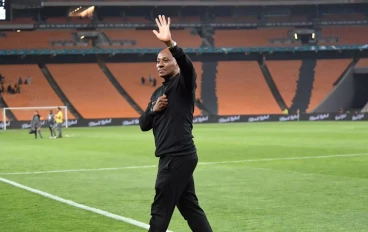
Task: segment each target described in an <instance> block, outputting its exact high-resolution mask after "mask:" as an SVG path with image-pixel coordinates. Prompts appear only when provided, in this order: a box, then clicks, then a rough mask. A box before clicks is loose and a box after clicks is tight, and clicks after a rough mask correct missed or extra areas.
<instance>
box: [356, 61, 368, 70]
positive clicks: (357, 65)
mask: <svg viewBox="0 0 368 232" xmlns="http://www.w3.org/2000/svg"><path fill="white" fill-rule="evenodd" d="M355 67H360V68H362V67H365V68H366V67H368V59H361V60H359V62H358V63H357V64H356V66H355Z"/></svg>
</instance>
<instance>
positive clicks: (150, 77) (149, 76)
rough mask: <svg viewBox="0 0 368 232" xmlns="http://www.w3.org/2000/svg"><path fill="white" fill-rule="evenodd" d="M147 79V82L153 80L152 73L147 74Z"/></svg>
mask: <svg viewBox="0 0 368 232" xmlns="http://www.w3.org/2000/svg"><path fill="white" fill-rule="evenodd" d="M148 81H149V82H152V81H153V80H152V75H151V73H150V74H149V75H148Z"/></svg>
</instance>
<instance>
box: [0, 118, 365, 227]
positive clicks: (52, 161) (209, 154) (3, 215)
mask: <svg viewBox="0 0 368 232" xmlns="http://www.w3.org/2000/svg"><path fill="white" fill-rule="evenodd" d="M43 135H44V139H42V140H41V139H37V140H36V139H34V136H33V135H28V134H27V130H8V131H1V132H0V149H1V152H0V177H1V178H5V179H8V180H11V181H14V182H17V183H20V184H22V185H25V186H28V187H31V188H34V189H38V190H41V191H44V192H47V193H50V194H53V195H56V196H59V197H61V198H64V199H69V200H72V201H74V202H77V203H80V204H83V205H87V206H90V207H94V208H98V209H101V210H105V211H107V212H110V213H114V214H117V215H121V216H124V217H128V218H132V219H135V220H137V221H140V222H144V223H146V224H148V222H149V219H150V215H149V214H150V206H151V203H152V200H153V196H154V182H155V177H156V171H157V168H156V167H146V168H130V169H116V170H94V171H93V170H90V171H83V172H82V171H74V172H71V171H70V172H55V173H39V174H18V175H15V174H9V173H14V172H35V171H52V170H79V169H100V168H115V167H116V168H120V167H130V166H147V165H155V166H156V165H157V163H158V159H157V158H156V157H154V154H153V152H154V140H153V136H152V132H147V133H144V132H141V131H140V129H139V127H136V126H131V127H103V128H69V129H64V135H66V136H68V137H65V138H63V139H49V132H48V130H47V128H43ZM194 136H195V138H194V141H195V143H196V146H197V149H198V155H199V162H200V163H202V164H199V165H198V166H197V169H196V171H195V182H196V191H197V194H198V197H199V201H200V204H201V206H202V207H203V208H204V210H205V211H206V213H207V216H208V218H209V220H210V222H211V225H212V227H213V230H214V231H215V232H227V231H228V232H237V231H241V232H243V231H256V232H265V231H272V232H286V231H290V232H296V231H298V232H304V231H308V232H330V231H331V232H340V231H349V232H352V231H354V232H360V231H362V232H363V231H367V228H368V143H367V141H368V124H367V123H366V122H286V123H254V124H249V123H248V124H241V123H234V124H206V125H205V124H202V125H194ZM338 155H341V156H338ZM324 156H330V157H324ZM284 158H290V159H284ZM231 161H241V162H231ZM213 162H219V163H213ZM221 162H222V163H221ZM0 227H1V229H0V230H1V231H2V232H20V231H21V232H28V231H37V232H53V231H88V232H90V231H103V232H112V231H114V232H118V231H121V232H127V231H129V232H130V231H131V232H135V231H137V232H139V231H145V229H142V228H139V227H136V226H134V225H130V224H128V223H125V222H122V221H118V220H115V219H111V218H108V217H104V216H101V215H99V214H95V213H92V212H89V211H86V210H82V209H79V208H76V207H73V206H70V205H67V204H64V203H61V202H58V201H55V200H52V199H49V198H46V197H43V196H41V195H38V194H34V193H32V192H29V191H26V190H23V189H20V188H17V187H14V186H12V185H9V184H7V183H4V182H1V181H0ZM169 229H170V230H172V231H174V232H187V231H190V229H189V227H188V226H187V224H186V222H185V221H184V219H183V218H182V217H181V215H180V213H179V212H178V210H177V209H176V210H175V212H174V215H173V218H172V221H171V223H170V227H169Z"/></svg>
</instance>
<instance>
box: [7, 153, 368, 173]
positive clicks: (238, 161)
mask: <svg viewBox="0 0 368 232" xmlns="http://www.w3.org/2000/svg"><path fill="white" fill-rule="evenodd" d="M354 156H368V154H341V155H323V156H302V157H286V158H265V159H248V160H233V161H219V162H199V163H198V165H214V164H231V163H251V162H268V161H279V160H305V159H328V158H338V157H354ZM156 167H157V166H156V165H146V166H128V167H116V168H91V169H69V170H68V169H67V170H51V171H35V172H6V173H0V175H32V174H48V173H63V172H65V173H68V172H92V171H109V170H123V169H143V168H156Z"/></svg>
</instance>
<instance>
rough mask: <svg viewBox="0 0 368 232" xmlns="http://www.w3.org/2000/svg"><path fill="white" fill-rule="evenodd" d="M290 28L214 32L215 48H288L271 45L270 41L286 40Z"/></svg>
mask: <svg viewBox="0 0 368 232" xmlns="http://www.w3.org/2000/svg"><path fill="white" fill-rule="evenodd" d="M289 30H290V28H259V29H249V30H244V29H240V30H216V31H215V34H214V36H213V37H214V40H215V47H250V46H290V44H279V43H277V44H273V43H271V42H270V39H280V38H286V37H287V33H288V31H289Z"/></svg>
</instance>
